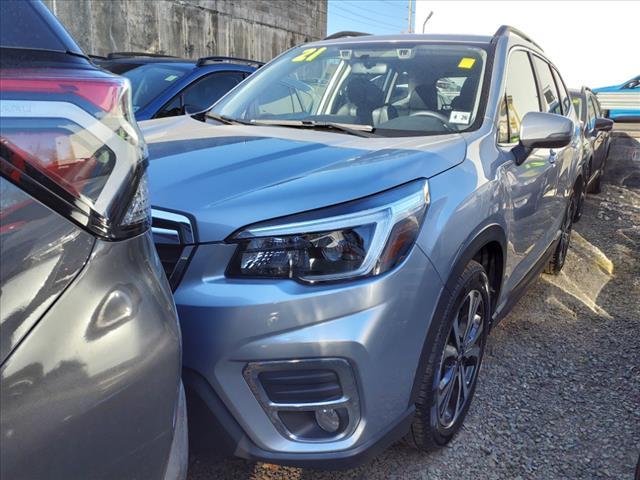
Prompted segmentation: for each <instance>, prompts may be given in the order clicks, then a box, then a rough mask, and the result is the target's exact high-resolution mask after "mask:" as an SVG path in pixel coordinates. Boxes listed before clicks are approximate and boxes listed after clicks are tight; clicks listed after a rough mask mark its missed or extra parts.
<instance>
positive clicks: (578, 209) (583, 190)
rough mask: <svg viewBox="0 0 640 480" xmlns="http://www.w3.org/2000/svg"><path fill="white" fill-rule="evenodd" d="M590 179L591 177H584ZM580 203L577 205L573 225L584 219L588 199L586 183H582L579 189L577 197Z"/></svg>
mask: <svg viewBox="0 0 640 480" xmlns="http://www.w3.org/2000/svg"><path fill="white" fill-rule="evenodd" d="M583 178H589V177H586V176H585V177H583ZM577 197H578V202H577V204H576V208H575V213H574V215H573V223H576V222H579V221H580V219H581V218H582V214H583V213H584V202H585V200H586V199H587V185H586V182H582V185H581V187H580V189H579V193H578V195H577Z"/></svg>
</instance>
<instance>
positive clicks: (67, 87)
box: [0, 78, 122, 112]
mask: <svg viewBox="0 0 640 480" xmlns="http://www.w3.org/2000/svg"><path fill="white" fill-rule="evenodd" d="M121 87H122V84H121V81H120V80H118V79H109V80H106V79H105V80H96V79H77V80H76V79H73V80H67V79H57V78H42V79H40V78H37V79H29V78H1V79H0V92H31V93H69V94H72V95H77V96H79V97H82V98H84V99H85V100H88V101H89V102H91V103H92V104H94V105H95V106H97V107H99V108H101V109H102V110H104V111H107V112H111V111H113V110H114V109H115V108H116V105H117V104H118V96H119V94H120V89H121Z"/></svg>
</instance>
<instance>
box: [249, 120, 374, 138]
mask: <svg viewBox="0 0 640 480" xmlns="http://www.w3.org/2000/svg"><path fill="white" fill-rule="evenodd" d="M251 125H264V126H270V127H271V126H273V127H291V128H310V129H312V130H336V131H338V132H343V133H348V134H349V135H355V136H357V137H375V136H377V135H375V134H374V133H373V132H374V130H375V128H374V127H372V126H371V125H359V124H356V123H337V122H317V121H315V120H251Z"/></svg>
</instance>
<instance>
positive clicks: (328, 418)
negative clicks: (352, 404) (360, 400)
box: [316, 408, 340, 433]
mask: <svg viewBox="0 0 640 480" xmlns="http://www.w3.org/2000/svg"><path fill="white" fill-rule="evenodd" d="M316 422H318V425H319V426H320V428H321V429H323V430H324V431H325V432H327V433H335V432H337V431H338V429H339V428H340V416H339V415H338V412H336V411H335V410H334V409H333V408H321V409H320V410H316Z"/></svg>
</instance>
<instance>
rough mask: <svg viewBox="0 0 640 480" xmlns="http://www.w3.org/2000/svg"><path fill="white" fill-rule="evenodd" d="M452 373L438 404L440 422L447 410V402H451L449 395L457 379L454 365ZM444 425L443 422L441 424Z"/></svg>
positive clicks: (456, 369) (456, 367)
mask: <svg viewBox="0 0 640 480" xmlns="http://www.w3.org/2000/svg"><path fill="white" fill-rule="evenodd" d="M453 370H454V371H453V373H452V375H451V379H450V380H449V383H448V384H447V385H446V386H445V391H443V392H442V393H443V398H442V402H441V403H440V418H441V420H444V419H443V416H444V414H445V412H446V410H447V407H448V406H449V402H450V401H451V394H452V393H453V390H454V388H453V387H454V385H455V383H456V382H455V381H456V379H457V377H458V366H457V365H455V366H454V367H453ZM443 423H444V422H443Z"/></svg>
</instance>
